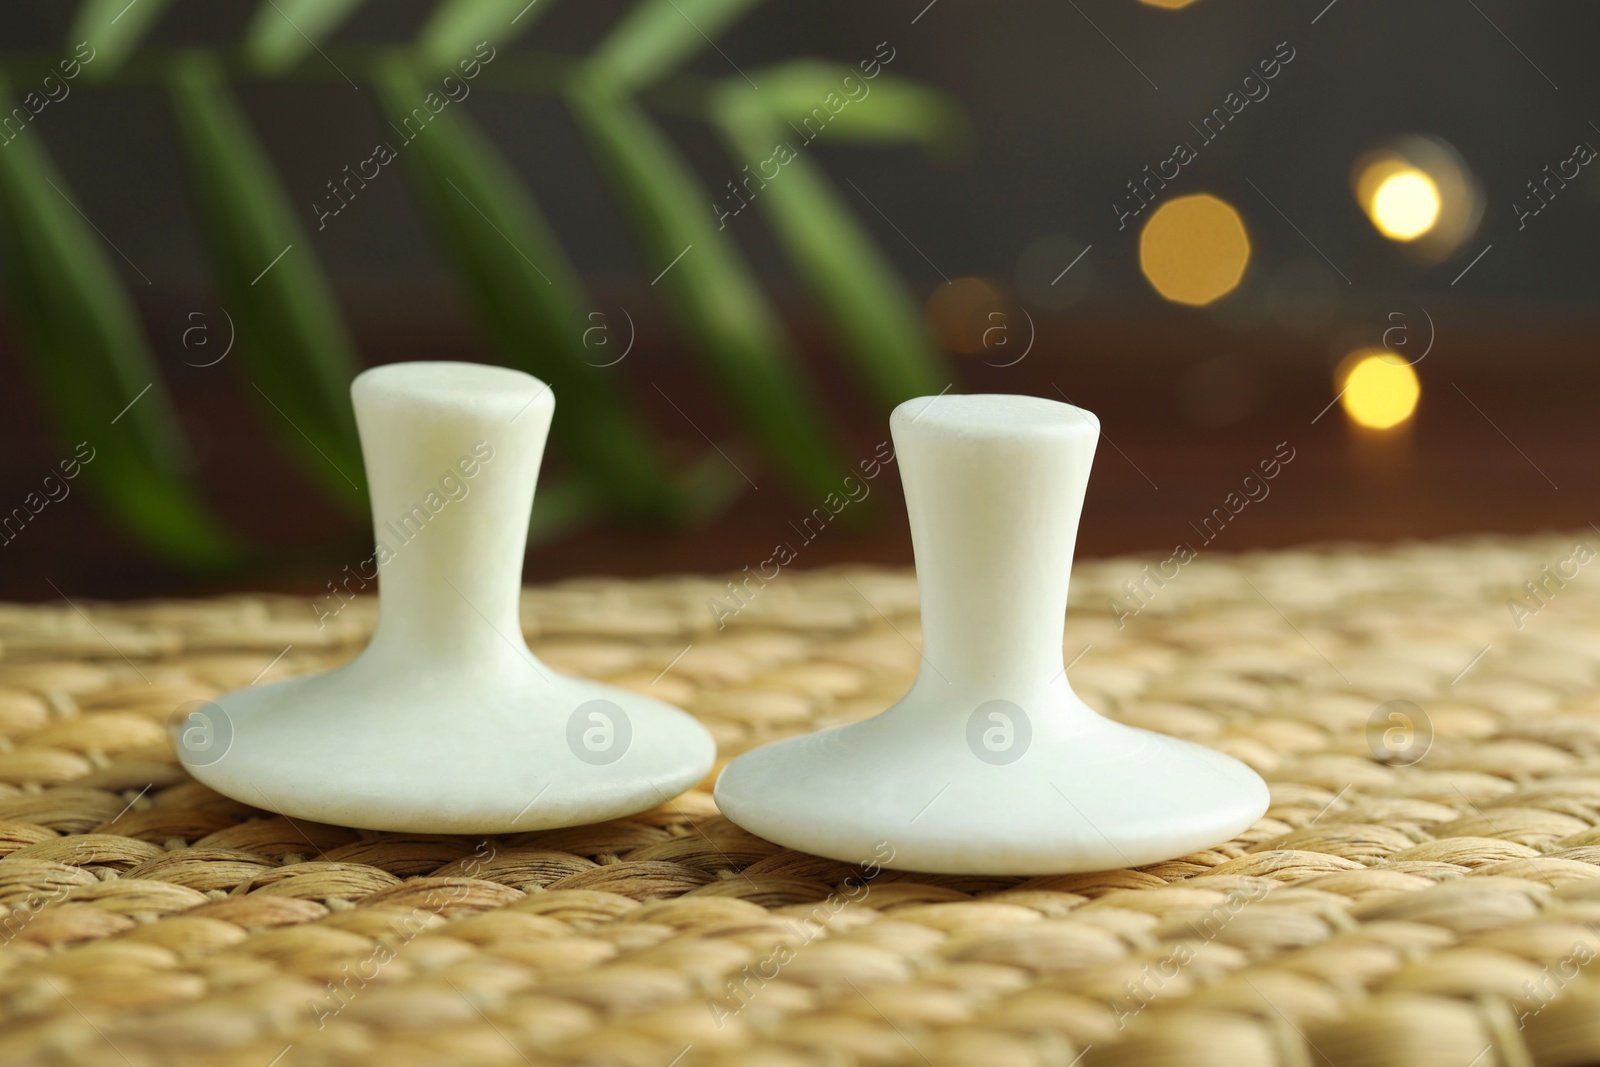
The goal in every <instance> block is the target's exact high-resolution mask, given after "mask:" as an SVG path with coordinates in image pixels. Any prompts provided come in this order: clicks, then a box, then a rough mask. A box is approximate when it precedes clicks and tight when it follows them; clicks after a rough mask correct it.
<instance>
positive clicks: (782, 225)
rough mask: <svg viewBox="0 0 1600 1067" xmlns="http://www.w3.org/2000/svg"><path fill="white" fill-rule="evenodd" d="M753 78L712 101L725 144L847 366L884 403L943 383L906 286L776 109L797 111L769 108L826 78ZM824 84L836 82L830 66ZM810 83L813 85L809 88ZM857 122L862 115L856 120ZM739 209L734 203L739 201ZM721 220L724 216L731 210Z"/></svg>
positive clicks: (946, 368) (814, 95)
mask: <svg viewBox="0 0 1600 1067" xmlns="http://www.w3.org/2000/svg"><path fill="white" fill-rule="evenodd" d="M761 80H762V83H763V85H764V86H765V88H763V89H762V90H761V92H759V93H752V92H751V91H750V90H749V87H748V86H746V85H745V84H744V82H742V81H739V80H736V79H732V80H729V81H728V82H727V83H725V86H724V88H722V89H721V90H719V91H718V92H717V93H716V94H715V96H714V97H713V98H712V105H711V106H712V115H713V118H714V120H715V121H716V123H717V126H718V128H719V129H720V131H721V132H722V135H723V138H724V139H725V140H726V141H727V143H728V146H729V149H730V151H731V154H732V155H733V157H734V158H735V160H739V161H746V162H747V165H748V174H749V175H751V176H753V179H754V180H753V181H752V182H751V183H750V184H749V185H748V186H746V189H747V191H748V195H749V196H750V197H751V200H752V202H753V203H754V204H756V205H759V206H760V208H761V210H762V212H763V214H764V216H765V217H766V219H767V221H768V222H769V223H770V224H771V226H772V228H773V231H774V233H776V235H777V237H778V240H779V242H780V243H781V244H782V245H783V248H784V251H785V252H787V253H788V255H789V258H790V259H791V261H793V263H794V266H795V269H796V271H798V272H799V274H800V277H801V279H802V281H804V282H805V284H806V287H807V289H808V290H809V291H810V293H811V294H812V296H813V298H814V299H816V301H817V302H818V304H820V305H821V306H822V308H823V309H824V310H825V311H826V312H827V314H828V316H829V318H830V319H831V320H832V322H833V326H834V329H835V331H836V332H837V334H838V336H839V339H840V341H841V342H842V344H843V346H844V348H845V349H846V350H847V351H848V352H849V353H850V354H851V355H852V356H853V357H854V360H853V362H854V365H855V367H856V369H857V370H858V372H859V373H860V374H861V375H862V377H863V378H864V379H865V380H866V382H867V384H868V385H870V386H871V387H872V388H873V389H874V390H875V391H876V393H877V395H878V398H879V402H880V403H881V404H882V405H883V406H884V407H886V408H888V407H893V406H894V405H896V404H898V403H900V402H901V401H903V400H907V399H909V398H911V397H914V396H926V395H928V394H930V393H937V392H939V391H941V390H943V389H945V388H947V387H948V386H949V385H950V383H951V382H953V381H954V380H955V375H954V371H953V370H952V368H951V367H950V365H949V363H948V361H947V360H946V359H945V357H944V355H943V354H942V353H941V352H939V350H938V349H937V348H935V347H934V345H933V344H932V342H931V341H930V340H929V338H928V335H927V333H926V331H925V330H924V328H923V324H922V318H921V315H920V314H919V313H918V309H917V305H916V301H915V300H914V298H913V297H912V295H911V292H910V290H908V289H907V288H906V285H905V283H904V282H903V281H901V280H900V278H899V276H898V275H897V274H895V272H894V269H893V267H891V266H890V264H889V262H888V260H887V259H886V258H885V257H884V256H883V254H882V253H881V252H879V251H878V249H877V247H876V246H875V245H874V244H873V243H872V241H871V240H870V239H869V238H868V237H867V235H866V233H865V232H863V230H862V229H861V227H860V225H859V224H858V223H857V222H856V220H855V217H854V216H853V215H852V214H851V212H850V210H849V208H848V207H847V206H846V204H845V203H844V202H843V200H842V199H841V198H840V197H839V195H838V193H837V192H835V190H834V188H833V186H832V185H831V184H830V183H829V182H828V180H827V177H826V176H825V175H824V174H823V172H822V169H821V168H820V167H819V166H817V164H816V163H814V162H813V161H812V160H811V159H810V158H809V157H808V156H807V155H806V152H807V149H806V145H805V141H804V140H802V139H801V138H799V137H796V136H795V128H794V127H792V126H791V125H790V124H789V123H787V122H784V121H780V118H779V116H780V115H784V114H785V112H787V113H788V114H803V112H800V111H798V110H797V108H796V107H795V106H787V107H783V108H781V109H780V110H779V112H778V114H774V113H773V112H772V111H770V110H769V105H770V104H772V103H774V101H775V100H776V101H777V102H779V103H780V104H785V103H792V102H795V101H798V103H799V104H800V105H802V106H803V103H804V101H805V100H817V101H822V100H824V99H826V97H825V95H824V94H825V93H826V92H827V91H830V90H827V89H823V88H822V86H825V85H827V84H829V82H827V81H823V82H822V83H821V85H813V86H808V87H806V88H809V89H811V90H813V91H810V92H803V91H802V92H796V91H794V87H793V86H792V85H785V84H784V83H785V79H783V78H780V77H768V76H767V75H766V74H763V75H762V76H761ZM790 81H792V79H790ZM831 84H832V85H834V86H837V85H838V84H839V83H838V79H837V76H835V77H834V78H833V80H832V83H831ZM857 84H865V83H860V82H858V83H857ZM774 86H780V87H782V88H781V89H780V93H781V92H782V91H787V92H788V96H787V97H784V96H782V95H780V93H772V92H771V90H772V89H773V88H774ZM818 89H821V90H822V91H821V92H816V91H815V90H818ZM873 91H874V92H876V91H877V90H876V88H874V90H873ZM769 94H770V97H769ZM871 100H872V98H871V97H870V96H869V97H865V98H864V99H863V101H862V102H861V103H857V104H847V105H846V106H845V107H844V108H843V109H842V110H841V111H840V112H839V116H838V117H839V118H842V117H843V116H844V115H846V114H849V113H850V110H851V108H852V107H854V108H855V109H856V110H857V111H858V112H859V111H863V110H865V109H867V108H869V107H870V106H872V105H871V103H869V102H868V101H871ZM785 117H786V116H785ZM835 121H837V120H830V121H829V124H828V125H827V126H825V127H820V128H819V133H820V132H821V131H824V130H825V132H826V134H827V135H828V136H832V135H833V134H834V133H835V130H836V126H835V125H834V124H833V123H834V122H835ZM873 121H878V120H873ZM860 125H865V123H864V122H863V123H860V124H859V125H858V129H859V126H860ZM909 125H910V124H907V126H908V127H909ZM889 128H890V129H893V130H899V129H904V128H907V127H899V126H893V125H891V126H890V127H889ZM817 135H818V134H813V136H817ZM733 203H741V201H738V200H735V201H733ZM738 213H739V214H742V213H743V208H742V207H740V208H739V209H738ZM724 222H725V223H733V219H732V218H728V219H724Z"/></svg>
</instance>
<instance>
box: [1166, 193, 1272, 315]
mask: <svg viewBox="0 0 1600 1067" xmlns="http://www.w3.org/2000/svg"><path fill="white" fill-rule="evenodd" d="M1249 262H1250V238H1249V236H1248V235H1247V234H1246V233H1245V230H1244V221H1243V220H1242V219H1240V218H1239V213H1238V212H1237V211H1235V210H1234V209H1233V208H1232V207H1231V206H1229V205H1228V204H1226V203H1224V202H1223V201H1221V200H1219V199H1217V198H1216V197H1214V196H1212V195H1211V194H1210V193H1196V194H1194V195H1191V196H1180V197H1178V198H1176V199H1174V200H1169V201H1167V202H1166V203H1165V204H1162V205H1161V206H1160V207H1159V208H1157V209H1156V211H1155V214H1153V215H1151V216H1150V221H1149V222H1147V223H1145V226H1144V231H1143V232H1142V233H1140V235H1139V269H1140V270H1142V271H1144V276H1145V278H1147V279H1148V280H1149V282H1150V284H1151V285H1152V286H1154V287H1155V290H1156V292H1158V293H1160V294H1161V295H1162V296H1164V297H1166V298H1167V299H1168V300H1171V301H1172V302H1173V303H1176V304H1189V305H1191V306H1193V307H1201V306H1203V305H1205V304H1209V303H1211V302H1212V301H1214V300H1217V299H1220V298H1221V297H1224V296H1226V295H1228V294H1229V293H1231V292H1232V291H1233V290H1234V287H1236V286H1237V285H1238V284H1239V280H1240V279H1241V278H1243V277H1244V269H1245V266H1246V265H1247V264H1248V263H1249Z"/></svg>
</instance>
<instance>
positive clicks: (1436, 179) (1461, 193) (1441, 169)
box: [1350, 135, 1483, 264]
mask: <svg viewBox="0 0 1600 1067" xmlns="http://www.w3.org/2000/svg"><path fill="white" fill-rule="evenodd" d="M1350 184H1351V191H1352V192H1353V193H1354V194H1355V198H1356V203H1358V204H1359V205H1361V210H1362V211H1364V212H1365V213H1366V215H1367V218H1368V219H1370V220H1371V221H1372V225H1373V227H1374V228H1375V229H1376V230H1377V231H1378V232H1379V233H1381V234H1382V235H1383V236H1385V237H1387V238H1388V239H1389V240H1391V241H1395V242H1398V243H1399V244H1400V246H1401V247H1402V248H1404V249H1405V255H1406V257H1407V258H1409V259H1412V260H1413V261H1415V262H1418V263H1425V264H1432V263H1438V262H1440V261H1441V260H1444V259H1446V258H1448V257H1450V256H1451V255H1454V254H1455V252H1456V250H1457V249H1459V248H1460V247H1461V245H1462V242H1464V241H1465V240H1466V239H1467V238H1468V237H1469V236H1471V235H1472V233H1473V232H1474V231H1475V230H1476V229H1477V226H1478V222H1479V220H1480V219H1481V218H1482V217H1483V194H1482V192H1481V191H1480V190H1479V188H1478V184H1477V182H1476V181H1475V180H1474V179H1473V177H1472V175H1471V173H1470V172H1469V171H1468V170H1467V165H1466V162H1465V161H1464V160H1462V158H1461V155H1460V153H1458V152H1456V150H1455V149H1454V148H1452V147H1451V146H1450V145H1449V144H1447V143H1445V142H1444V141H1443V140H1441V139H1439V138H1437V137H1425V136H1418V135H1408V136H1405V137H1398V138H1395V139H1393V140H1391V141H1389V142H1387V143H1385V144H1382V145H1380V146H1377V147H1375V148H1373V149H1372V150H1370V151H1368V152H1366V153H1364V154H1363V155H1362V156H1361V158H1359V159H1357V160H1356V161H1355V164H1354V166H1353V167H1352V168H1351V172H1350Z"/></svg>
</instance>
